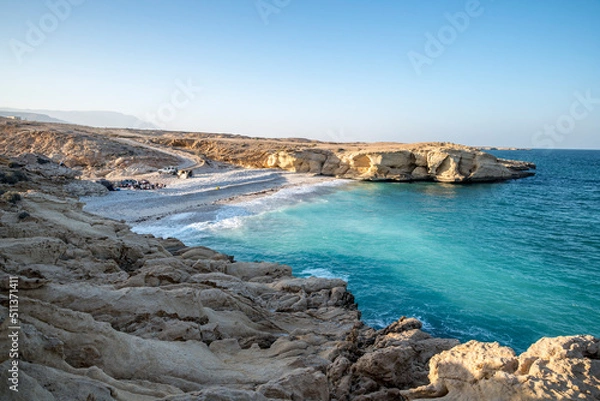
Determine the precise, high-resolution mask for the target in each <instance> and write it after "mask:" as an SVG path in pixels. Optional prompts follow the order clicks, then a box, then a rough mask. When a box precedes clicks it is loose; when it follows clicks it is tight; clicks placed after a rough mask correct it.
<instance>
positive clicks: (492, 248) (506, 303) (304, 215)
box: [145, 150, 600, 351]
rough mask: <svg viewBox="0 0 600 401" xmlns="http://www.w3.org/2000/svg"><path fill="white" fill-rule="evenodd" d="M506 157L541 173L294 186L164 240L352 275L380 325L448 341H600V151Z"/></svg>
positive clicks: (305, 271) (183, 225) (172, 228)
mask: <svg viewBox="0 0 600 401" xmlns="http://www.w3.org/2000/svg"><path fill="white" fill-rule="evenodd" d="M493 153H494V154H496V155H498V156H500V157H505V158H511V159H521V160H527V161H533V162H535V163H536V164H537V166H538V169H537V174H536V176H534V177H530V178H526V179H521V180H515V181H509V182H505V183H495V184H476V185H447V184H437V183H413V184H406V183H404V184H394V183H364V182H360V183H359V182H355V183H348V184H344V185H341V186H331V185H324V186H320V187H316V188H310V189H306V188H305V189H301V190H297V189H296V190H287V191H283V192H281V193H279V194H277V195H275V196H274V197H271V198H265V199H261V200H255V201H252V202H248V203H245V204H238V205H230V206H226V207H224V208H223V209H221V210H220V211H219V212H218V213H217V215H216V217H215V221H213V222H209V223H199V224H193V220H194V219H193V213H192V214H187V215H185V216H180V218H175V219H173V220H171V221H170V222H168V224H169V228H168V229H167V231H165V226H163V227H156V230H155V232H158V233H159V234H163V235H165V234H171V235H173V234H175V235H177V236H178V237H180V238H182V239H183V240H184V241H186V242H188V243H190V244H194V245H196V244H201V245H204V246H209V247H211V248H214V249H217V250H220V251H222V252H225V253H228V254H231V255H235V257H236V259H237V260H265V261H275V262H281V263H285V264H288V265H290V266H292V268H293V270H294V274H296V275H299V276H307V275H311V274H313V275H319V276H326V277H342V278H344V279H346V280H348V285H349V289H350V290H351V291H352V292H353V293H354V295H355V297H356V300H357V302H358V304H359V308H360V310H361V311H362V314H363V315H362V316H363V320H364V321H365V322H366V323H368V324H370V325H373V326H375V327H378V328H379V327H383V326H385V325H387V324H389V323H391V322H393V321H394V320H396V319H398V318H399V317H401V316H416V317H418V318H419V319H421V320H422V321H423V322H424V323H425V329H426V330H427V331H428V332H430V333H432V334H433V335H435V336H443V337H454V338H458V339H460V340H463V341H466V340H469V339H478V340H483V341H499V342H500V343H501V344H504V345H509V346H511V347H513V348H515V349H516V350H517V351H523V350H525V349H526V348H527V347H528V346H529V345H530V344H531V343H532V342H534V341H536V340H538V339H539V338H540V337H542V336H556V335H570V334H593V335H595V336H600V212H599V210H600V151H583V150H574V151H567V150H560V151H537V150H534V151H510V152H493ZM161 224H163V225H164V224H165V222H162V223H161ZM145 230H146V231H150V232H152V231H153V230H152V228H150V229H148V228H146V229H145ZM161 230H162V231H161Z"/></svg>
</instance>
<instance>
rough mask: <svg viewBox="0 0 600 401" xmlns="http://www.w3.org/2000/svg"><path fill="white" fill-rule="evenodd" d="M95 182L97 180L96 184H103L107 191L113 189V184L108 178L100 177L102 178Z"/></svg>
mask: <svg viewBox="0 0 600 401" xmlns="http://www.w3.org/2000/svg"><path fill="white" fill-rule="evenodd" d="M96 182H97V183H98V184H101V185H104V187H105V188H106V189H108V190H109V191H115V186H114V185H113V183H112V182H110V181H109V180H105V179H102V180H98V181H96Z"/></svg>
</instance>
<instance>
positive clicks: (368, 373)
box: [0, 157, 600, 401]
mask: <svg viewBox="0 0 600 401" xmlns="http://www.w3.org/2000/svg"><path fill="white" fill-rule="evenodd" d="M74 177H75V173H74V172H73V171H72V170H70V169H68V168H65V167H62V166H58V165H55V164H53V163H52V162H50V161H48V160H46V159H44V158H39V159H38V158H32V157H29V158H24V159H21V160H20V161H18V162H15V161H10V160H8V159H5V158H2V159H0V192H1V194H0V238H1V241H0V283H1V285H0V287H1V290H0V310H1V313H0V318H1V322H0V332H1V333H2V335H1V336H0V344H1V346H0V348H1V349H2V350H4V351H3V352H2V353H0V376H1V381H2V385H0V398H2V399H3V400H4V399H6V400H28V401H32V400H44V401H52V400H57V401H58V400H60V401H70V400H73V401H75V400H96V401H100V400H127V401H136V400H140V401H150V400H164V401H167V400H169V401H176V400H177V401H192V400H193V401H201V400H207V401H208V400H249V401H250V400H256V401H266V400H273V401H275V400H307V401H308V400H315V401H327V400H332V401H333V400H336V401H341V400H360V401H366V400H373V401H375V400H403V399H411V400H414V399H431V398H434V399H436V398H437V399H444V400H542V399H555V400H573V399H578V400H599V399H600V379H599V378H600V340H598V339H595V338H593V337H590V336H574V337H559V338H546V339H542V340H540V341H539V342H538V343H536V344H534V345H533V346H532V347H531V348H530V349H529V350H528V351H527V352H525V353H524V354H522V355H520V356H516V355H515V354H514V352H513V351H512V350H510V349H508V348H506V347H501V346H499V345H498V344H488V343H479V342H475V341H472V342H469V343H466V344H458V342H457V341H455V340H452V339H438V338H432V337H431V336H429V335H428V334H426V333H425V332H423V331H421V324H420V322H418V321H417V320H415V319H410V318H408V319H407V318H401V319H399V320H398V321H397V322H396V323H394V324H392V325H390V326H389V327H387V328H385V329H382V330H379V331H376V330H373V329H372V328H369V327H367V326H365V325H363V324H362V323H361V322H360V313H359V311H358V310H357V308H356V305H355V304H354V301H353V297H352V294H350V293H349V292H348V291H347V289H346V283H345V282H344V281H341V280H336V279H322V278H302V279H301V278H295V277H293V276H292V275H291V269H290V268H289V267H288V266H285V265H278V264H272V263H248V262H236V261H235V260H234V259H233V258H232V257H230V256H227V255H224V254H220V253H217V252H214V251H212V250H210V249H207V248H203V247H187V246H185V245H184V244H182V243H181V242H179V241H178V240H175V239H168V240H161V239H157V238H154V237H152V236H147V235H145V236H143V235H137V234H134V233H132V232H131V231H130V230H129V228H128V227H127V226H126V225H125V224H123V223H120V222H117V221H112V220H107V219H104V218H100V217H97V216H93V215H90V214H88V213H85V212H83V211H82V209H81V206H82V205H81V204H80V203H79V202H78V201H77V200H76V199H74V198H71V197H69V195H68V190H67V188H68V187H69V185H72V184H73V179H74ZM15 283H16V284H15ZM15 289H16V290H17V291H18V292H14V290H15ZM11 290H13V294H15V295H18V303H17V305H16V309H15V303H14V302H11V301H10V299H9V294H10V293H11V292H10V291H11ZM13 301H14V300H13ZM15 310H16V313H17V315H14V313H15ZM9 312H10V313H11V315H9ZM14 326H18V329H17V330H16V331H17V335H16V339H15V336H12V337H9V336H8V335H7V334H6V333H14V331H15V329H14V328H13V329H11V327H14ZM15 347H16V351H14V352H16V354H17V356H15V354H13V353H9V352H7V351H6V350H9V349H10V350H13V349H15ZM15 361H17V363H16V365H17V366H18V373H17V376H18V390H19V391H18V392H15V391H13V390H11V389H10V388H9V387H8V386H7V385H6V384H7V383H9V384H10V383H11V382H10V381H9V379H11V378H14V377H15V376H14V371H13V372H9V368H11V369H12V367H13V366H15Z"/></svg>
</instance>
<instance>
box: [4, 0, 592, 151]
mask: <svg viewBox="0 0 600 401" xmlns="http://www.w3.org/2000/svg"><path fill="white" fill-rule="evenodd" d="M0 107H14V108H24V109H54V110H110V111H117V112H121V113H126V114H131V115H135V116H137V117H139V118H141V119H143V120H147V121H151V122H153V123H154V124H155V125H157V126H159V127H161V128H164V129H172V130H190V131H203V132H229V133H240V134H245V135H251V136H264V137H305V138H313V139H320V140H326V141H335V142H344V141H396V142H420V141H450V142H457V143H463V144H467V145H476V146H479V145H481V146H483V145H489V146H517V147H529V148H530V147H533V148H594V149H600V1H599V0H571V1H567V0H562V1H558V0H544V1H541V0H539V1H535V0H531V1H522V0H521V1H516V0H480V1H478V0H468V1H455V0H445V1H442V0H431V1H425V0H402V1H392V0H388V1H383V0H379V1H373V0H370V1H367V0H354V1H349V0H345V1H342V0H188V1H184V0H169V1H166V0H165V1H159V0H146V1H141V0H129V1H116V0H28V1H22V0H0Z"/></svg>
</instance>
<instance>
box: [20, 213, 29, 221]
mask: <svg viewBox="0 0 600 401" xmlns="http://www.w3.org/2000/svg"><path fill="white" fill-rule="evenodd" d="M30 216H31V215H30V214H29V213H27V212H21V213H19V215H18V216H17V217H18V218H19V220H24V219H26V218H28V217H30Z"/></svg>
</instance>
